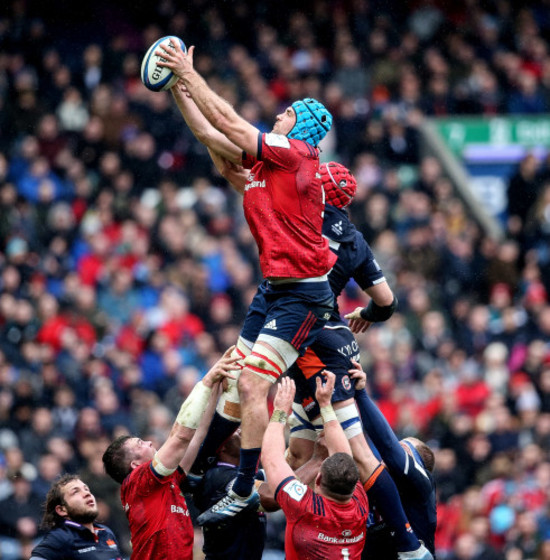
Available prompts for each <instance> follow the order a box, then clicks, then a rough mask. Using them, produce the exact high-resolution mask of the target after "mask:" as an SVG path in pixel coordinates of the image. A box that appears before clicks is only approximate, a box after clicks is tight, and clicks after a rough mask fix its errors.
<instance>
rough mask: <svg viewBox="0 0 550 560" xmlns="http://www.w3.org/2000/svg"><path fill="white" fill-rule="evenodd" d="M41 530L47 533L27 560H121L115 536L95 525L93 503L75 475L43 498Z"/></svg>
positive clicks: (53, 487)
mask: <svg viewBox="0 0 550 560" xmlns="http://www.w3.org/2000/svg"><path fill="white" fill-rule="evenodd" d="M44 509H45V511H44V517H43V519H42V526H43V527H44V528H45V529H49V532H48V533H47V534H46V536H45V537H44V538H43V540H42V541H41V542H40V543H39V544H38V545H37V546H36V547H35V548H34V549H33V551H32V553H31V558H30V560H42V559H45V560H75V559H76V558H79V559H82V560H122V553H121V552H120V550H119V548H118V544H117V541H116V538H115V535H114V534H113V532H112V531H111V529H109V527H106V526H105V525H100V524H99V523H96V522H95V520H96V518H97V516H98V509H97V503H96V499H95V497H94V495H93V494H92V493H91V492H90V489H89V488H88V486H87V485H86V484H85V483H84V482H82V480H80V478H79V477H78V475H75V474H66V475H64V476H62V477H61V478H60V479H59V480H57V481H56V482H54V483H53V485H52V487H51V488H50V490H49V492H48V495H47V496H46V503H45V508H44Z"/></svg>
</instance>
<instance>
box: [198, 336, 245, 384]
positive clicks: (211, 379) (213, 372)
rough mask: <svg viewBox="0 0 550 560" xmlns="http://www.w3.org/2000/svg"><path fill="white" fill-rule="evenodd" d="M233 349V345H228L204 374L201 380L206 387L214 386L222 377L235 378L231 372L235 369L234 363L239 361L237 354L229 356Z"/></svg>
mask: <svg viewBox="0 0 550 560" xmlns="http://www.w3.org/2000/svg"><path fill="white" fill-rule="evenodd" d="M234 349H235V346H230V347H229V348H228V349H227V350H226V351H225V352H224V354H223V356H222V357H221V358H220V359H219V360H218V361H217V362H216V363H215V364H214V365H213V366H212V367H211V368H210V370H209V371H208V373H207V374H206V375H205V376H204V378H203V380H202V382H203V383H204V384H205V385H206V386H207V387H214V385H216V383H219V382H220V381H222V380H224V379H236V378H235V376H234V375H233V374H232V373H231V372H232V371H234V370H235V369H236V367H235V364H236V363H237V362H238V361H239V356H234V357H231V352H233V350H234Z"/></svg>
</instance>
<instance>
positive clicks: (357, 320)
mask: <svg viewBox="0 0 550 560" xmlns="http://www.w3.org/2000/svg"><path fill="white" fill-rule="evenodd" d="M362 309H363V308H362V307H356V308H355V309H354V310H353V311H352V312H351V313H348V314H347V315H344V317H345V318H346V319H347V320H348V321H349V328H350V330H351V332H352V333H353V334H358V333H364V332H365V331H366V330H367V329H368V328H369V327H370V326H371V325H372V322H371V321H365V319H362V318H361V310H362Z"/></svg>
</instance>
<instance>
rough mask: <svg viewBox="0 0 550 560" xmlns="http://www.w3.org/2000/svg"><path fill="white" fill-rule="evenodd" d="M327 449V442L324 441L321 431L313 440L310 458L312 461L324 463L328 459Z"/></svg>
mask: <svg viewBox="0 0 550 560" xmlns="http://www.w3.org/2000/svg"><path fill="white" fill-rule="evenodd" d="M328 455H329V453H328V447H327V442H326V439H325V431H324V430H321V431H320V432H319V433H318V434H317V439H316V440H315V444H314V445H313V455H312V456H311V458H312V459H317V460H319V461H324V460H325V459H326V458H327V457H328Z"/></svg>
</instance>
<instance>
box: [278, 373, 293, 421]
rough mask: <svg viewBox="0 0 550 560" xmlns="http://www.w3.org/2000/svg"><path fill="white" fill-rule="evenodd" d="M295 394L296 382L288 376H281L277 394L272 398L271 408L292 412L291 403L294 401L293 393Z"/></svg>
mask: <svg viewBox="0 0 550 560" xmlns="http://www.w3.org/2000/svg"><path fill="white" fill-rule="evenodd" d="M295 394H296V384H295V383H294V379H291V378H290V377H288V376H285V377H282V378H281V381H280V382H279V384H278V385H277V394H276V395H275V398H274V399H273V409H274V410H282V411H283V412H286V413H287V414H290V413H291V412H292V403H293V402H294V395H295Z"/></svg>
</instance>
